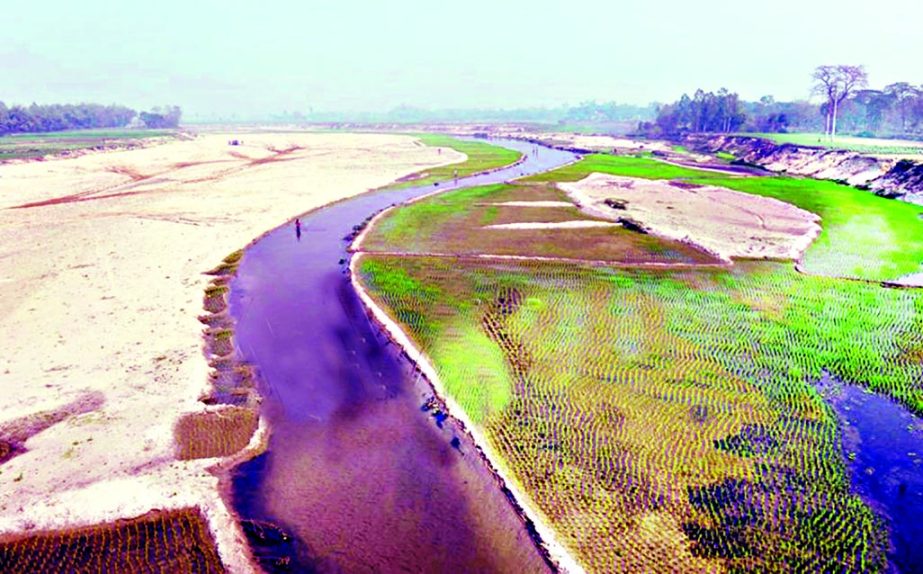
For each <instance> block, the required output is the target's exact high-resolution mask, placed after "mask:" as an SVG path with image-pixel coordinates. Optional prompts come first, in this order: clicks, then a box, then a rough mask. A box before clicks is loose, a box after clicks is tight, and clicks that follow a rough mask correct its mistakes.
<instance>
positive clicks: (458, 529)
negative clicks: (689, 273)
mask: <svg viewBox="0 0 923 574" xmlns="http://www.w3.org/2000/svg"><path fill="white" fill-rule="evenodd" d="M490 143H492V144H495V145H501V146H503V147H507V148H511V149H516V150H518V151H521V152H523V153H525V154H527V157H526V159H525V161H524V162H523V163H521V164H519V165H516V166H513V167H511V168H507V169H503V170H500V171H497V172H494V173H491V174H485V175H480V176H473V177H469V178H463V179H460V180H459V181H458V184H457V185H445V184H443V185H441V186H440V187H434V186H433V185H428V186H421V187H412V188H405V189H400V190H392V191H378V192H374V193H369V194H365V195H362V196H359V197H356V198H354V199H350V200H347V201H343V202H340V203H337V204H334V205H330V206H327V207H324V208H321V209H319V210H316V211H313V212H311V213H310V214H308V215H305V216H304V217H302V219H301V221H302V233H301V235H300V237H298V236H296V233H295V229H294V227H292V226H283V227H280V228H278V229H276V230H274V231H272V232H271V233H269V234H267V235H266V236H264V237H263V238H262V239H260V240H259V241H258V242H256V243H255V244H254V245H252V246H251V247H249V248H248V249H247V252H246V256H245V257H244V259H243V262H242V264H241V266H240V269H239V271H238V274H237V277H236V278H235V279H234V281H233V282H232V283H231V304H230V309H231V314H232V316H233V317H234V319H235V321H236V324H237V325H236V339H237V345H238V347H239V350H240V352H241V355H242V357H241V358H242V359H243V360H245V361H247V362H249V363H251V364H253V365H255V366H256V367H257V369H258V372H259V376H260V379H261V381H260V382H261V385H262V387H261V392H262V395H263V397H264V402H263V414H264V416H265V417H266V418H267V419H268V421H269V424H270V427H271V429H272V435H271V438H270V441H269V448H268V450H267V452H266V453H264V454H263V455H261V456H259V457H257V458H256V459H254V460H252V461H250V462H248V463H245V464H243V465H241V466H240V467H238V469H237V470H236V471H235V475H234V479H233V499H234V500H233V503H234V506H235V508H236V510H237V511H238V513H239V514H240V515H241V517H242V518H244V519H248V520H258V521H266V522H271V523H273V524H277V525H279V526H280V527H282V528H283V529H284V530H286V531H288V532H289V533H291V534H292V536H293V538H294V563H293V564H291V565H290V567H289V568H288V571H296V572H543V571H548V570H549V566H548V564H547V562H546V560H545V558H544V557H543V555H542V554H541V552H539V550H538V548H537V547H536V545H535V543H534V541H533V538H532V536H531V535H530V532H529V528H528V527H527V525H526V524H524V523H523V521H522V519H521V518H520V517H519V515H518V514H517V512H516V510H515V509H514V508H513V505H512V504H511V503H510V501H509V500H508V498H507V496H506V494H505V492H504V491H503V489H502V488H501V486H500V484H499V483H498V482H497V480H496V479H495V478H494V476H493V475H492V474H491V473H490V471H489V469H488V468H487V467H486V465H485V464H484V462H483V461H482V460H481V459H480V457H479V456H478V453H477V451H476V450H475V448H474V445H473V444H471V443H470V441H468V440H467V439H466V437H465V436H464V435H462V434H461V433H460V432H459V431H458V429H457V428H456V426H455V425H454V422H453V421H451V420H442V417H434V416H433V413H432V412H430V411H427V410H425V409H423V408H421V407H422V405H424V403H425V402H426V401H427V399H428V398H429V397H431V396H432V392H431V390H430V389H429V387H428V386H427V384H426V383H425V381H421V380H420V379H419V377H418V376H416V375H415V374H414V372H413V370H412V368H411V367H410V365H408V364H407V361H406V360H405V359H403V358H402V357H401V356H400V354H399V352H398V350H397V349H396V348H395V347H394V346H393V345H391V344H389V342H388V339H387V336H386V335H385V334H383V333H382V332H380V331H379V329H378V328H377V327H376V326H374V325H372V324H371V323H370V322H369V320H368V319H367V317H366V315H365V312H364V309H363V307H362V304H361V302H360V301H359V299H358V297H357V295H356V294H355V292H354V291H353V289H352V287H351V285H350V283H349V276H348V272H347V271H346V266H345V265H344V264H343V263H342V261H343V260H345V259H347V257H348V255H347V252H346V249H347V247H348V244H349V242H348V241H346V240H344V237H345V236H347V235H349V234H350V233H352V232H353V226H355V225H357V224H359V223H361V222H362V221H364V220H365V219H366V218H368V217H369V216H371V215H372V214H374V213H376V212H378V211H380V210H381V209H383V208H386V207H388V206H390V205H392V204H394V203H399V202H402V201H405V200H407V199H410V198H413V197H416V196H419V195H422V194H425V193H430V192H432V191H434V190H437V189H452V188H456V187H470V186H474V185H483V184H489V183H497V182H503V181H506V180H509V179H514V178H516V177H520V176H521V175H528V174H533V173H539V172H542V171H546V170H549V169H552V168H555V167H558V166H560V165H563V164H565V163H568V162H571V161H573V160H574V159H575V158H576V156H575V155H574V154H572V153H568V152H564V151H559V150H554V149H551V148H547V147H543V146H534V145H533V144H531V143H527V142H520V141H516V140H492V141H491V142H490ZM449 183H450V184H451V182H449ZM305 185H306V186H309V185H310V182H307V181H306V182H305Z"/></svg>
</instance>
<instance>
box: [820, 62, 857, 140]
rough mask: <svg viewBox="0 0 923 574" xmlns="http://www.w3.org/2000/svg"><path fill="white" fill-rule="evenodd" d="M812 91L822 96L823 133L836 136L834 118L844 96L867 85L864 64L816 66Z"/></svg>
mask: <svg viewBox="0 0 923 574" xmlns="http://www.w3.org/2000/svg"><path fill="white" fill-rule="evenodd" d="M813 78H814V93H815V94H820V95H822V96H824V97H825V98H826V99H827V101H826V102H825V103H824V108H823V109H824V112H825V116H826V121H825V123H824V126H825V133H826V134H827V135H828V136H829V137H830V139H831V140H832V139H834V138H835V137H836V118H837V114H838V113H839V110H840V107H841V106H842V105H843V102H844V101H846V98H848V97H849V96H850V94H852V93H853V91H855V90H856V89H857V88H862V87H865V86H867V85H868V74H866V73H865V67H864V66H844V65H840V66H818V67H817V68H816V69H815V70H814V75H813Z"/></svg>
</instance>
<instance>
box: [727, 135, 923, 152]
mask: <svg viewBox="0 0 923 574" xmlns="http://www.w3.org/2000/svg"><path fill="white" fill-rule="evenodd" d="M737 135H741V136H746V137H756V138H763V139H768V140H771V141H774V142H776V143H780V144H784V143H790V144H795V145H802V146H812V147H825V148H830V149H843V150H848V151H855V152H859V153H867V154H884V155H923V142H920V141H913V140H898V139H879V138H860V137H855V136H845V135H842V136H837V137H836V139H834V140H833V141H830V138H828V137H827V136H826V135H824V134H821V133H794V134H774V133H773V134H751V133H742V134H737Z"/></svg>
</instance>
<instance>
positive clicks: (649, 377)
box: [358, 155, 923, 572]
mask: <svg viewBox="0 0 923 574" xmlns="http://www.w3.org/2000/svg"><path fill="white" fill-rule="evenodd" d="M592 172H603V173H613V174H616V175H628V176H633V177H645V178H649V179H682V180H685V181H690V182H694V183H702V184H704V185H721V186H724V187H729V188H732V189H737V190H739V191H746V192H749V193H756V194H759V195H765V196H770V197H776V198H779V199H783V200H785V201H789V202H790V203H793V204H795V205H797V206H799V207H802V208H804V209H808V210H810V211H814V212H815V213H818V214H820V215H821V216H822V218H823V225H824V232H823V234H822V235H821V237H820V238H819V239H818V241H817V242H816V243H815V244H814V246H813V247H812V248H811V249H809V251H808V253H807V255H806V257H805V261H804V267H805V268H806V270H807V271H809V272H808V273H799V272H798V271H796V270H795V269H794V267H793V265H792V263H791V262H769V261H737V262H736V263H735V265H733V266H732V267H724V268H721V267H716V266H713V265H702V264H701V263H699V264H695V263H691V264H688V265H684V266H682V267H677V268H651V267H647V268H644V267H643V266H641V265H639V266H633V265H632V263H633V262H635V261H648V262H650V261H654V260H656V259H657V257H659V256H660V254H661V252H662V251H663V250H664V249H668V248H667V247H665V246H664V245H662V244H661V245H657V246H654V243H651V244H650V245H648V246H647V248H646V249H644V248H638V247H637V246H634V245H633V246H632V249H636V251H634V252H633V253H635V258H633V259H626V258H619V257H613V258H612V259H611V261H612V262H613V264H595V265H591V264H586V263H576V262H565V261H556V262H553V261H537V260H533V261H509V260H502V259H499V258H493V259H475V258H465V257H461V258H452V257H445V256H440V257H427V256H426V255H425V253H426V252H427V251H429V250H431V249H433V248H434V246H435V247H439V248H440V249H452V248H454V249H456V250H470V251H472V252H473V251H476V250H477V249H481V248H482V247H483V245H482V243H479V242H483V243H486V244H488V247H490V250H489V251H487V252H488V253H495V252H496V246H497V245H498V243H499V242H498V241H495V240H494V241H490V242H487V241H485V240H483V239H470V238H469V237H468V235H477V234H479V233H483V231H478V230H473V227H472V225H476V226H480V225H481V224H482V223H483V222H484V220H485V217H487V218H488V219H489V218H490V217H495V218H497V219H499V218H500V217H501V210H500V209H497V211H496V213H495V214H493V215H486V214H488V213H492V212H491V211H490V210H491V207H496V206H490V205H484V204H487V203H491V202H496V201H497V198H498V197H499V198H503V199H504V200H509V198H510V197H516V198H519V197H520V196H521V194H524V193H528V194H530V198H531V199H536V198H537V197H541V198H542V199H546V200H550V199H554V197H555V194H554V192H555V191H556V190H555V188H554V187H553V186H551V185H550V184H551V183H553V182H556V181H574V180H579V179H581V178H582V177H584V176H585V175H587V174H589V173H592ZM452 194H455V195H452ZM466 194H467V195H466ZM454 201H458V202H459V204H458V205H454V204H453V202H454ZM526 209H533V208H526ZM919 215H920V208H919V207H916V206H911V205H908V204H902V203H900V202H895V201H889V200H885V199H881V198H877V197H875V196H873V195H871V194H869V193H867V192H862V191H859V190H853V189H851V188H848V187H845V186H842V185H836V184H832V183H828V182H815V181H810V180H800V179H792V178H780V177H769V178H735V177H733V176H725V175H720V174H714V173H705V172H700V171H696V170H692V169H685V168H680V167H675V166H671V165H666V164H661V163H658V162H656V161H653V160H647V159H643V158H627V157H612V156H601V155H600V156H588V157H587V158H586V159H584V160H583V161H582V162H579V163H577V164H574V165H571V166H568V167H565V168H562V169H560V170H557V171H553V172H549V173H546V174H543V175H540V176H535V177H532V178H528V179H527V180H521V181H520V182H517V183H516V184H515V185H512V186H495V187H493V188H490V189H486V188H475V189H471V190H462V191H460V192H449V193H447V194H442V195H440V196H434V197H431V198H428V199H426V200H423V201H420V202H416V203H414V204H411V205H409V206H407V207H404V208H400V209H397V210H395V211H393V212H391V213H389V214H388V215H386V216H384V217H383V218H382V219H381V220H380V221H379V222H378V223H377V224H376V225H375V227H374V228H373V229H372V231H371V232H370V233H369V236H368V240H367V242H366V243H365V244H364V245H363V250H365V251H366V253H365V254H364V255H362V259H361V260H360V263H359V268H358V269H359V279H360V281H361V282H362V283H363V284H364V285H365V286H366V287H367V289H368V290H369V292H370V293H371V295H372V297H373V298H374V299H375V300H376V302H377V303H378V304H380V305H381V306H382V307H383V308H384V309H385V310H386V311H387V312H388V313H389V314H390V315H391V316H392V317H393V318H395V319H396V320H397V321H398V322H399V324H400V325H401V326H402V327H403V329H404V330H405V332H407V333H408V334H409V335H410V337H411V338H412V340H413V341H414V342H415V343H416V344H417V345H418V346H419V348H420V349H422V350H423V351H424V352H425V354H426V355H427V356H428V357H429V358H430V360H431V361H432V363H433V365H434V367H435V369H436V371H437V373H438V375H439V378H440V380H441V382H442V384H443V386H444V388H445V391H446V392H447V393H448V394H449V395H450V396H451V397H452V398H453V399H455V400H456V401H457V403H458V404H459V405H460V406H461V408H462V409H463V410H464V411H465V412H466V414H467V415H468V416H469V418H470V419H471V420H472V421H473V422H474V424H475V425H476V426H477V427H478V430H479V431H481V432H482V434H483V435H484V436H486V437H487V440H488V441H489V443H490V447H491V448H492V449H493V450H494V451H495V452H496V453H498V455H499V457H498V458H499V460H497V461H494V462H495V463H496V464H499V465H500V466H501V467H503V469H504V470H505V471H507V474H508V475H510V476H512V477H513V480H515V481H516V482H517V483H518V484H517V485H518V486H520V487H521V489H522V490H523V491H524V492H526V493H527V496H528V497H529V498H530V499H531V501H532V502H533V503H534V506H536V507H537V508H538V509H539V511H540V512H541V513H542V514H543V515H544V517H545V518H546V519H547V520H548V522H550V524H551V525H552V526H553V527H554V529H555V531H556V532H557V533H558V534H559V536H560V539H561V541H562V542H563V543H564V544H565V546H567V547H568V548H569V549H570V550H571V551H572V552H573V553H574V555H575V556H576V558H577V559H578V561H579V562H580V563H581V564H582V565H583V566H585V567H586V568H587V569H588V570H589V571H592V572H612V571H643V572H675V571H710V572H883V571H886V568H887V567H888V566H887V565H888V552H889V550H890V542H889V533H888V529H887V525H886V523H885V521H884V519H883V518H881V516H880V515H878V514H876V512H875V511H874V510H873V509H872V508H871V507H870V506H869V504H868V503H867V501H865V500H864V499H863V498H861V497H860V496H858V495H857V494H855V492H854V491H853V490H852V489H851V487H850V477H849V470H848V464H847V459H846V457H845V455H844V452H843V449H842V437H841V434H842V427H841V426H840V423H839V421H838V419H837V416H836V414H835V413H834V411H833V410H832V408H831V407H830V406H829V405H828V403H826V402H825V401H824V399H823V397H822V396H821V395H820V394H819V392H818V390H817V387H816V386H815V383H816V382H817V381H818V380H820V379H822V378H825V377H827V378H834V379H836V380H839V381H842V382H844V383H849V384H855V385H858V386H860V387H862V388H864V389H866V390H868V391H870V392H875V393H878V394H881V395H883V396H887V397H891V398H892V399H894V400H896V401H898V402H899V403H900V404H902V405H904V407H906V408H907V409H908V410H909V411H911V412H913V413H916V414H917V415H923V290H920V289H892V288H886V287H883V286H882V285H880V284H879V283H878V281H883V280H888V279H892V278H895V277H897V276H900V275H902V274H906V273H909V272H913V271H916V270H918V268H919V265H920V262H921V261H923V257H921V254H923V244H921V240H923V239H921V238H923V234H920V232H919V230H920V227H921V226H923V222H921V220H920V218H919ZM503 217H506V216H503ZM509 217H510V218H513V216H512V215H510V216H509ZM517 217H519V218H520V220H522V219H521V218H529V217H532V216H530V215H529V214H528V213H522V212H521V213H519V214H518V216H517ZM536 217H537V218H538V219H541V217H539V216H536ZM583 217H585V216H583ZM424 222H425V225H423V226H422V229H420V230H416V228H414V227H410V229H414V230H415V231H417V233H409V232H407V231H406V229H408V227H407V226H412V225H417V224H421V223H424ZM466 226H467V228H468V231H469V233H468V234H467V235H466V234H465V233H464V232H463V230H464V229H465V228H466ZM478 229H480V227H478ZM586 231H587V230H580V232H581V233H585V232H586ZM619 231H621V230H619ZM510 233H511V232H510ZM627 233H631V232H630V231H629V232H627ZM648 238H649V239H650V240H651V241H652V242H656V238H654V237H651V236H648ZM494 239H496V238H494ZM864 240H868V242H869V243H868V244H867V245H865V244H863V241H864ZM606 241H611V242H614V243H616V244H620V243H625V242H626V241H628V242H629V243H630V240H624V239H623V238H622V234H621V233H615V234H613V235H611V236H607V237H601V236H599V237H586V236H584V243H583V247H582V250H593V249H602V248H600V247H599V246H598V244H599V243H605V242H606ZM472 242H473V243H472ZM508 243H512V244H513V245H514V247H511V248H510V250H511V251H516V250H517V249H518V250H519V252H520V253H527V252H530V251H529V250H530V249H532V248H533V246H534V242H533V241H531V240H527V241H521V242H520V243H516V242H508ZM376 247H377V248H379V249H380V252H379V253H377V254H376V253H375V248H376ZM400 247H403V248H402V249H399V248H400ZM569 249H570V251H569V253H574V252H579V251H581V247H580V245H579V241H578V240H576V239H575V240H574V244H573V245H572V246H571V247H569ZM395 252H399V253H400V255H396V254H394V253H395ZM648 257H649V259H647V258H648ZM626 262H627V264H625V263H626ZM688 262H689V261H688V260H687V263H688ZM615 263H619V264H618V265H616V264H615ZM841 277H851V278H862V279H868V280H869V281H853V280H845V279H843V278H841Z"/></svg>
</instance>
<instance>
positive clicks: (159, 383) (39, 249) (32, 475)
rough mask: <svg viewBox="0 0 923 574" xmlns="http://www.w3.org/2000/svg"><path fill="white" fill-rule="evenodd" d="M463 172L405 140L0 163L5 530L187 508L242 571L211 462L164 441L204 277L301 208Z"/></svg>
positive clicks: (196, 327) (297, 137)
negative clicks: (9, 441)
mask: <svg viewBox="0 0 923 574" xmlns="http://www.w3.org/2000/svg"><path fill="white" fill-rule="evenodd" d="M232 137H234V138H239V137H242V138H243V140H244V144H245V145H243V146H233V147H232V146H229V145H228V140H229V139H230V138H232ZM463 159H464V156H463V155H462V154H459V153H457V152H454V151H452V150H442V154H441V155H440V154H439V153H438V151H437V150H436V148H428V147H425V146H423V145H422V144H420V143H419V142H417V141H416V140H414V139H412V138H409V137H403V136H390V135H350V134H294V133H288V134H255V135H249V134H245V135H243V136H239V135H234V136H230V135H208V136H203V137H200V138H198V139H196V140H194V141H188V142H175V143H168V144H164V145H162V146H157V147H151V148H146V149H140V150H132V151H125V152H113V153H105V154H90V155H85V156H82V157H79V158H75V159H68V160H60V161H54V162H35V163H23V164H16V165H5V166H0V349H2V353H0V386H2V388H3V389H4V391H5V392H4V394H3V395H2V397H0V430H2V429H19V430H18V431H17V432H20V434H21V435H22V434H23V433H25V434H26V435H31V437H30V438H28V440H26V441H25V444H24V446H25V452H22V453H20V454H18V455H16V456H14V457H13V458H11V459H9V460H8V461H7V462H5V463H3V464H0V532H11V531H22V530H29V529H36V528H52V527H59V526H64V525H78V524H89V523H94V522H99V521H102V520H108V519H113V518H117V517H122V516H134V515H138V514H142V513H144V512H146V511H148V510H150V509H151V508H155V507H156V508H178V507H183V506H189V505H198V506H201V507H202V508H203V511H204V512H205V514H206V516H207V517H208V518H209V521H210V522H211V524H212V528H213V530H215V529H216V528H217V529H218V530H219V532H218V533H217V537H218V542H219V545H220V548H221V550H222V555H223V558H224V559H225V560H226V561H228V562H229V563H230V565H232V566H236V567H237V568H240V569H246V562H245V560H246V556H245V551H244V550H243V549H242V548H241V547H240V545H239V544H237V542H239V532H238V531H237V529H236V528H228V527H227V526H228V525H229V519H230V518H229V515H228V512H227V509H226V508H225V507H224V505H223V503H222V502H221V500H220V498H219V497H218V494H217V486H218V479H217V478H216V477H215V476H214V475H213V474H211V473H209V472H208V470H207V469H208V468H209V467H210V466H213V465H214V464H215V463H216V462H217V461H216V460H215V459H211V460H198V461H179V460H177V456H176V452H175V449H174V444H173V428H174V425H175V423H176V421H177V420H178V419H179V418H180V416H181V415H182V414H184V413H188V412H192V411H201V410H203V408H204V407H203V405H202V404H201V403H199V402H198V400H197V399H198V397H199V396H200V395H202V394H203V392H204V391H205V390H206V388H207V385H208V379H207V373H208V365H207V363H206V359H205V357H204V356H203V353H202V331H203V325H202V324H200V323H199V322H198V320H197V316H198V315H199V314H201V313H203V310H202V297H203V290H204V288H205V286H206V285H207V283H208V279H209V277H207V276H205V275H203V272H205V271H207V270H209V269H211V268H214V267H215V266H216V265H217V264H218V263H219V262H220V261H221V259H222V257H224V256H225V255H227V254H228V253H230V252H232V251H234V250H236V249H239V248H240V247H241V246H243V245H246V244H247V243H249V242H250V241H251V240H252V239H253V238H255V237H257V236H259V235H260V234H261V233H263V232H265V231H267V230H268V229H270V228H272V227H274V226H277V225H279V224H281V223H284V222H285V221H286V220H288V219H290V218H292V217H294V216H295V215H297V214H299V213H301V212H304V211H306V210H309V209H312V208H315V207H318V206H320V205H323V204H325V203H329V202H331V201H335V200H337V199H340V198H343V197H347V196H351V195H355V194H358V193H361V192H364V191H366V190H368V189H371V188H375V187H378V186H381V185H385V184H387V183H389V182H391V181H394V180H396V179H398V178H400V177H402V176H405V175H407V174H409V173H412V172H415V171H419V170H422V169H428V168H431V167H434V166H436V165H441V164H446V163H454V162H458V161H462V160H463ZM310 232H311V230H310V229H305V235H306V239H308V240H310ZM54 413H59V414H57V415H55V414H54ZM36 420H38V421H39V423H38V424H34V423H35V421H36ZM41 421H46V423H41ZM47 422H51V423H52V424H50V425H48V424H47ZM22 429H27V430H26V431H23V430H22ZM29 429H31V430H29ZM33 431H34V434H33ZM262 434H263V433H262V432H258V433H257V436H255V437H254V441H252V442H251V446H252V447H254V448H255V447H258V443H259V440H260V439H261V436H262ZM2 438H4V437H0V439H2Z"/></svg>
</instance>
